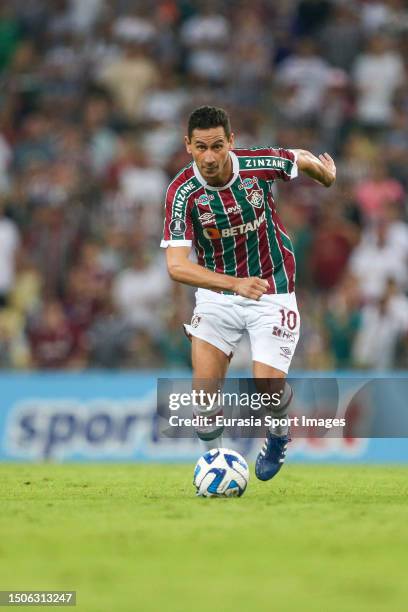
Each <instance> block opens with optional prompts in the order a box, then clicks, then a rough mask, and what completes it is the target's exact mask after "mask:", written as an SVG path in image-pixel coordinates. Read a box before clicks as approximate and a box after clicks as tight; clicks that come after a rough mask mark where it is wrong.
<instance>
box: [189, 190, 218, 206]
mask: <svg viewBox="0 0 408 612" xmlns="http://www.w3.org/2000/svg"><path fill="white" fill-rule="evenodd" d="M211 200H214V196H213V195H212V194H211V193H210V194H207V193H203V194H202V195H200V196H199V197H198V198H196V199H195V200H194V201H195V203H196V205H197V206H207V205H208V204H209V203H210V202H211Z"/></svg>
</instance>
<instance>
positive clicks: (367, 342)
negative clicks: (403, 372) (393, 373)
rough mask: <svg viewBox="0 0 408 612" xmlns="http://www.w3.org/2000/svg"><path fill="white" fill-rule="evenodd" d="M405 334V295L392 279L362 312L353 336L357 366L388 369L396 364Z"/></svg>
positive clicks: (407, 303) (407, 315) (407, 318)
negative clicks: (357, 329) (357, 330)
mask: <svg viewBox="0 0 408 612" xmlns="http://www.w3.org/2000/svg"><path fill="white" fill-rule="evenodd" d="M407 333H408V298H407V297H406V295H404V294H403V293H402V292H401V291H400V290H399V289H398V287H397V285H396V283H395V281H394V280H393V279H389V280H388V281H387V283H386V287H385V290H384V293H383V294H382V295H381V296H380V298H379V299H378V300H377V301H375V302H374V303H372V304H367V305H366V306H365V307H364V308H363V310H362V312H361V329H360V332H359V334H358V336H357V338H356V344H355V347H354V359H355V362H356V364H357V365H358V366H360V367H364V368H370V369H373V370H381V371H384V370H390V369H392V367H393V365H394V364H395V359H396V352H397V348H398V344H399V342H400V341H402V340H403V339H405V343H406V335H407Z"/></svg>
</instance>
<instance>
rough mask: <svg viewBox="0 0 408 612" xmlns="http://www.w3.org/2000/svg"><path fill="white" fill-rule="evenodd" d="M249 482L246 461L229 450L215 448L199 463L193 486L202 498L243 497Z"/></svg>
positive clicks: (196, 467)
mask: <svg viewBox="0 0 408 612" xmlns="http://www.w3.org/2000/svg"><path fill="white" fill-rule="evenodd" d="M248 480H249V469H248V464H247V462H246V461H245V459H244V458H243V457H242V455H240V454H239V453H237V451H234V450H230V449H229V448H214V449H212V450H210V451H208V452H207V453H205V454H204V455H203V456H202V457H200V459H199V460H198V461H197V464H196V466H195V469H194V478H193V485H194V486H195V488H196V492H197V495H199V496H201V497H241V495H243V494H244V492H245V489H246V487H247V484H248Z"/></svg>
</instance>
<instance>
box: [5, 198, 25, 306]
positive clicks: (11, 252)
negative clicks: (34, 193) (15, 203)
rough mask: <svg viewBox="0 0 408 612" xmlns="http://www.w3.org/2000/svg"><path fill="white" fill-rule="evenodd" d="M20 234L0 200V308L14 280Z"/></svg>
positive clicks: (6, 298)
mask: <svg viewBox="0 0 408 612" xmlns="http://www.w3.org/2000/svg"><path fill="white" fill-rule="evenodd" d="M19 243H20V235H19V231H18V228H17V226H16V224H15V223H14V221H12V220H11V219H9V218H7V217H6V216H5V212H4V204H3V203H2V202H0V308H1V307H3V306H5V305H6V304H7V301H8V297H9V295H10V292H11V291H12V289H13V286H14V281H15V269H16V258H17V251H18V247H19Z"/></svg>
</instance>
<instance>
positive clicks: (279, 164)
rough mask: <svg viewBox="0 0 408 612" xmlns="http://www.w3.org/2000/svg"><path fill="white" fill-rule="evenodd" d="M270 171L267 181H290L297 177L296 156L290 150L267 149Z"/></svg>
mask: <svg viewBox="0 0 408 612" xmlns="http://www.w3.org/2000/svg"><path fill="white" fill-rule="evenodd" d="M268 154H269V155H270V157H271V159H272V163H271V166H272V170H271V171H270V172H269V173H268V174H270V177H269V180H277V179H281V180H283V181H290V180H291V179H294V178H296V177H297V176H298V173H299V171H298V166H297V154H296V152H295V151H293V150H292V149H269V150H268Z"/></svg>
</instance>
